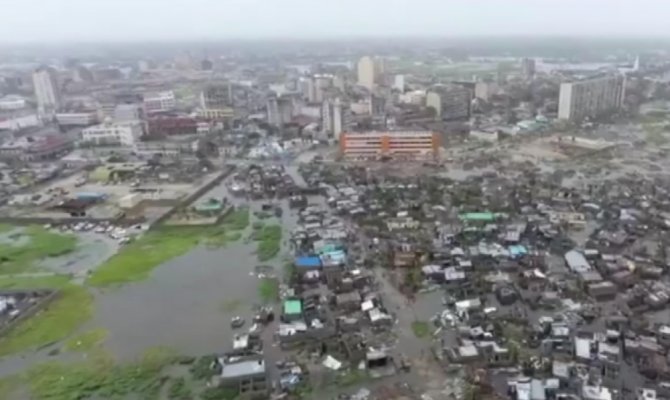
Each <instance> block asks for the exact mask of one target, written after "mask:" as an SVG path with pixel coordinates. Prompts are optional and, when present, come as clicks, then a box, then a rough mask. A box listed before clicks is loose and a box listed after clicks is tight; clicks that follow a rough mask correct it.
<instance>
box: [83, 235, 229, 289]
mask: <svg viewBox="0 0 670 400" xmlns="http://www.w3.org/2000/svg"><path fill="white" fill-rule="evenodd" d="M223 235H225V231H224V229H222V227H220V226H216V227H206V228H203V227H162V228H161V229H158V230H155V231H151V232H148V233H147V234H146V235H144V236H142V237H141V238H140V239H138V240H136V241H135V242H133V243H130V244H129V245H127V246H126V247H124V248H123V249H122V250H121V252H119V253H118V254H116V255H115V256H113V257H112V258H110V259H109V260H107V262H105V263H104V264H102V265H101V266H100V267H99V268H98V269H96V270H95V272H93V274H92V275H91V276H90V277H89V279H88V281H87V283H88V284H89V285H92V286H99V287H104V286H110V285H115V284H123V283H128V282H136V281H141V280H143V279H146V278H147V277H148V276H149V274H150V273H151V271H152V270H153V269H154V268H156V267H157V266H159V265H160V264H162V263H164V262H166V261H168V260H171V259H173V258H175V257H178V256H180V255H182V254H185V253H187V252H188V251H189V250H191V249H193V248H194V247H195V246H197V245H198V244H199V243H201V242H207V243H208V244H209V243H210V242H216V241H217V240H218V238H219V237H222V236H223ZM217 243H220V241H219V242H217Z"/></svg>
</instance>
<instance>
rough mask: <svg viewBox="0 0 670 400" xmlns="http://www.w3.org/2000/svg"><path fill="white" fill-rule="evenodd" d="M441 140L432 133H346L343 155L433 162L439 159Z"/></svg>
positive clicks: (360, 157) (342, 149) (351, 157)
mask: <svg viewBox="0 0 670 400" xmlns="http://www.w3.org/2000/svg"><path fill="white" fill-rule="evenodd" d="M439 147H440V138H439V135H438V134H437V133H434V132H431V131H388V132H378V131H372V132H352V133H350V132H346V133H342V134H341V135H340V154H341V155H342V156H343V157H345V158H348V159H379V158H382V157H392V158H402V159H430V158H436V157H438V155H439Z"/></svg>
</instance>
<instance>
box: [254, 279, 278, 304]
mask: <svg viewBox="0 0 670 400" xmlns="http://www.w3.org/2000/svg"><path fill="white" fill-rule="evenodd" d="M258 297H260V299H261V301H262V302H263V303H272V302H274V301H277V299H278V298H279V281H278V280H277V279H276V278H263V279H261V280H260V281H259V282H258Z"/></svg>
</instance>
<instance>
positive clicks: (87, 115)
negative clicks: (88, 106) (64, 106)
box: [56, 111, 98, 126]
mask: <svg viewBox="0 0 670 400" xmlns="http://www.w3.org/2000/svg"><path fill="white" fill-rule="evenodd" d="M56 122H58V125H62V126H89V125H93V124H95V123H97V122H98V113H97V112H96V111H84V112H65V113H57V114H56Z"/></svg>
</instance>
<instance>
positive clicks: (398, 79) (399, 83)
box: [393, 75, 405, 93]
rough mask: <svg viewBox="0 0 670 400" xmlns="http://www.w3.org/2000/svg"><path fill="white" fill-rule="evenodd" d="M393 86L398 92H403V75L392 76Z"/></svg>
mask: <svg viewBox="0 0 670 400" xmlns="http://www.w3.org/2000/svg"><path fill="white" fill-rule="evenodd" d="M393 88H394V89H397V90H398V91H399V92H400V93H404V92H405V75H396V76H395V77H394V78H393Z"/></svg>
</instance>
